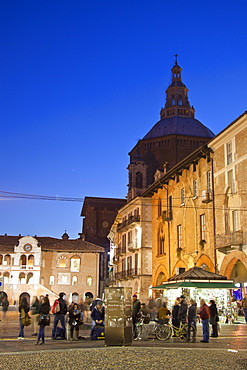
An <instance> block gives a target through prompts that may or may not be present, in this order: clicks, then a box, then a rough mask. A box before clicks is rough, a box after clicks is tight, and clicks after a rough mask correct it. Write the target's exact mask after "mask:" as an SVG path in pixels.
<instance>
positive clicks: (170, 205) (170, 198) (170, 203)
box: [168, 195, 172, 212]
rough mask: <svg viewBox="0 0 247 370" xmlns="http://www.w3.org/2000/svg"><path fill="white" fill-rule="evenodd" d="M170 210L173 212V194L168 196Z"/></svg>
mask: <svg viewBox="0 0 247 370" xmlns="http://www.w3.org/2000/svg"><path fill="white" fill-rule="evenodd" d="M168 212H172V195H170V196H169V198H168Z"/></svg>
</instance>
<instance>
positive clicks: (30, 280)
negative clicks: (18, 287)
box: [27, 272, 33, 284]
mask: <svg viewBox="0 0 247 370" xmlns="http://www.w3.org/2000/svg"><path fill="white" fill-rule="evenodd" d="M27 284H33V273H32V272H29V273H28V274H27Z"/></svg>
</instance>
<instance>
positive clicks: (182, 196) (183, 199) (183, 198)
mask: <svg viewBox="0 0 247 370" xmlns="http://www.w3.org/2000/svg"><path fill="white" fill-rule="evenodd" d="M184 202H185V196H184V188H182V189H181V204H184Z"/></svg>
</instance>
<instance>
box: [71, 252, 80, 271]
mask: <svg viewBox="0 0 247 370" xmlns="http://www.w3.org/2000/svg"><path fill="white" fill-rule="evenodd" d="M70 271H72V272H79V271H80V258H79V257H77V256H75V257H72V258H71V260H70Z"/></svg>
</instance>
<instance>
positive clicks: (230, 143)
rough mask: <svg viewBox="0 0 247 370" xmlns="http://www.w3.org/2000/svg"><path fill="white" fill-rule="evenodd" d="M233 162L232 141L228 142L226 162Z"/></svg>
mask: <svg viewBox="0 0 247 370" xmlns="http://www.w3.org/2000/svg"><path fill="white" fill-rule="evenodd" d="M230 163H232V142H231V141H229V142H228V143H226V164H227V165H228V164H230Z"/></svg>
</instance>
